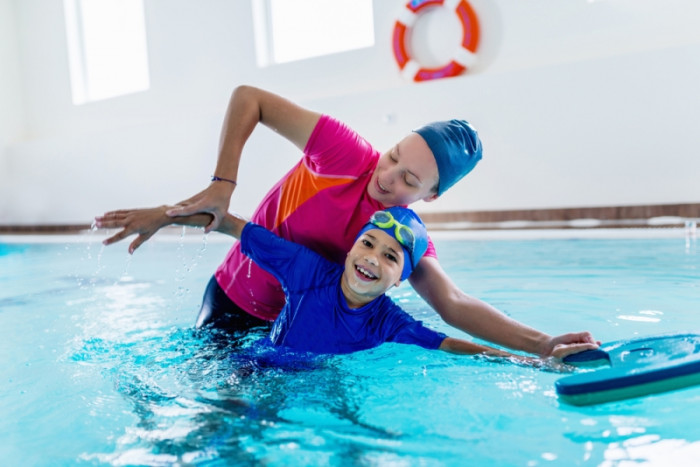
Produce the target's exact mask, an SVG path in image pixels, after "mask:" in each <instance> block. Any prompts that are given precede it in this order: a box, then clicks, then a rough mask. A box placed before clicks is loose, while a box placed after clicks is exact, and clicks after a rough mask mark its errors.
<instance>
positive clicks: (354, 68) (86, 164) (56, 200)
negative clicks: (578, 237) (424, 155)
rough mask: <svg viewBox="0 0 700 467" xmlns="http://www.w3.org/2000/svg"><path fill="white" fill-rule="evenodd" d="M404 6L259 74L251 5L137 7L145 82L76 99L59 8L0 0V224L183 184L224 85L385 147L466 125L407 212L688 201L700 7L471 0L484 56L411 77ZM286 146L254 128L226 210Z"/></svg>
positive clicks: (190, 179)
mask: <svg viewBox="0 0 700 467" xmlns="http://www.w3.org/2000/svg"><path fill="white" fill-rule="evenodd" d="M404 3H405V2H402V1H388V0H381V1H380V0H375V2H374V6H375V28H376V38H377V44H376V46H375V47H373V48H370V49H364V50H359V51H352V52H347V53H343V54H339V55H337V56H330V57H320V58H316V59H311V60H306V61H303V62H297V63H290V64H284V65H279V66H274V67H270V68H266V69H259V68H257V66H256V65H255V51H254V49H253V39H252V38H253V31H252V13H251V10H250V3H249V2H248V1H242V0H241V1H236V2H232V1H227V0H203V1H196V2H195V1H192V0H190V1H187V0H146V1H145V4H146V22H147V25H146V27H147V34H148V41H149V58H150V71H151V89H150V90H149V91H147V92H143V93H138V94H133V95H130V96H125V97H122V98H116V99H111V100H106V101H101V102H95V103H91V104H87V105H83V106H79V107H75V106H73V105H72V103H71V98H70V83H69V77H68V65H67V56H66V49H65V43H66V40H65V30H64V26H63V9H62V2H60V1H48V0H0V13H3V14H0V18H2V19H0V43H1V44H2V45H0V67H1V68H0V70H2V71H3V73H1V74H0V76H1V77H0V84H2V86H1V90H0V97H1V98H2V101H1V102H2V103H3V104H4V103H5V101H6V100H9V101H10V107H5V106H4V105H3V106H2V108H0V151H2V152H0V158H1V159H0V200H2V201H0V223H10V224H13V223H42V224H43V223H72V222H89V221H90V219H91V218H92V216H94V215H95V214H97V213H100V212H102V211H105V210H108V209H113V208H119V207H130V206H144V205H151V204H154V203H163V202H175V201H179V200H181V199H183V198H185V197H188V196H190V195H192V194H194V193H195V192H196V191H198V190H200V189H201V188H204V187H205V186H206V185H207V184H208V176H209V175H210V173H211V170H212V169H213V166H214V162H215V157H216V147H217V144H218V132H219V129H220V125H221V120H222V117H223V113H224V111H225V108H226V104H227V101H228V97H229V95H230V92H231V90H232V89H233V88H234V87H235V86H236V85H238V84H253V85H256V86H260V87H264V88H267V89H270V90H272V91H274V92H278V93H281V94H283V95H285V96H287V97H289V98H291V99H293V100H296V101H297V102H299V103H302V104H304V105H307V106H309V107H311V108H314V109H316V110H319V111H323V112H327V113H331V114H333V115H336V116H338V117H340V118H341V119H344V120H345V121H347V122H348V123H349V124H351V125H352V126H353V127H355V128H356V129H357V130H358V131H360V132H361V133H362V134H363V135H364V136H365V137H367V139H369V140H370V141H371V142H372V143H374V144H375V145H376V146H377V147H378V148H379V149H381V150H384V149H386V148H388V147H389V146H390V145H391V144H393V143H394V142H396V141H397V140H398V139H400V138H401V137H402V136H403V135H404V134H405V133H407V132H408V131H410V129H412V128H413V127H415V126H418V125H420V124H422V123H425V122H427V121H431V120H437V119H445V118H452V117H461V118H466V119H467V120H470V121H471V122H473V123H474V124H475V125H476V126H477V128H478V129H479V130H480V133H481V135H482V138H483V140H484V143H485V149H486V151H485V155H484V160H483V161H482V163H481V164H480V165H479V166H478V167H477V169H476V170H475V171H474V173H473V174H471V175H470V176H469V177H468V178H467V179H466V180H465V181H463V182H461V183H460V184H458V185H457V186H455V187H454V188H453V189H452V190H451V191H450V192H448V193H447V194H446V195H445V196H444V197H443V198H442V199H440V200H439V201H437V202H435V203H431V204H430V205H421V206H419V209H420V210H422V211H429V210H432V211H452V210H474V209H515V208H537V207H543V208H544V207H570V206H596V205H618V204H656V203H675V202H679V203H680V202H700V189H698V184H697V181H696V176H695V174H697V173H700V158H697V157H694V156H695V154H693V152H694V151H695V150H696V149H695V148H697V147H700V132H698V131H696V130H695V127H696V126H697V125H698V124H699V123H700V93H698V92H697V84H696V83H698V82H700V32H698V29H697V26H696V18H699V17H700V2H695V1H693V0H598V1H589V0H567V1H561V0H528V1H512V0H472V1H471V3H472V5H474V7H475V9H476V10H477V13H478V14H479V16H480V19H481V25H482V31H483V39H482V43H481V49H480V54H479V60H480V61H479V64H478V65H477V66H476V67H474V69H473V70H472V72H471V73H469V74H465V75H463V76H461V77H458V78H453V79H446V80H440V81H433V82H429V83H422V84H414V83H410V82H407V81H405V80H404V79H403V78H402V77H401V76H400V75H399V73H398V70H397V67H396V65H395V63H394V61H393V57H392V53H391V46H390V40H391V32H392V27H393V22H394V19H395V18H396V16H397V14H398V11H399V10H400V9H401V8H403V4H404ZM12 10H13V14H12V15H10V16H7V15H5V14H4V13H5V12H6V11H12ZM8 18H14V21H13V20H12V19H8ZM13 36H14V38H15V39H14V41H13V40H12V38H13ZM4 39H9V40H7V41H6V40H4ZM13 43H14V44H16V46H13V45H12V44H13ZM18 62H19V65H17V63H18ZM13 67H14V68H13ZM5 69H10V70H13V69H14V70H17V69H19V71H17V72H16V73H15V75H14V76H15V78H12V76H13V75H12V73H10V75H7V76H10V78H6V77H5V76H6V75H5V73H4V71H5ZM14 96H23V100H19V101H18V100H17V99H18V98H17V97H14ZM7 109H11V110H7ZM17 115H21V116H22V118H21V124H20V123H17V121H18V120H17V118H16V116H17ZM297 158H298V154H297V153H296V151H295V150H294V148H293V147H292V146H291V145H290V144H288V143H287V142H285V141H283V140H281V139H280V138H278V137H276V136H274V135H272V133H271V132H269V131H268V130H266V129H265V128H262V127H261V128H259V129H258V130H256V132H255V133H254V134H253V136H252V138H251V140H250V141H249V144H248V145H247V147H246V152H245V154H244V160H243V164H242V167H241V171H240V174H239V177H240V181H241V183H240V186H239V188H238V189H237V191H236V195H235V196H234V201H233V203H232V208H233V209H235V210H237V211H239V212H241V213H244V214H249V213H250V212H251V211H252V209H253V208H254V206H255V205H256V204H257V202H258V201H259V200H260V199H261V197H262V196H263V194H264V192H265V189H266V188H268V187H269V186H271V185H272V184H273V182H274V180H276V179H277V178H278V177H279V176H280V175H282V174H283V173H284V172H286V170H288V168H289V167H290V166H291V165H292V164H293V163H294V161H295V160H296V159H297Z"/></svg>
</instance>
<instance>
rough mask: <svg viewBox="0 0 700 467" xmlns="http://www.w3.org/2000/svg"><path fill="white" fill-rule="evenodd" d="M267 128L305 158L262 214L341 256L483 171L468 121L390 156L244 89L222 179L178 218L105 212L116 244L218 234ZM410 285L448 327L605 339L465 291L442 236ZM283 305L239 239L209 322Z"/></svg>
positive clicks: (573, 345)
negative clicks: (251, 150) (179, 229)
mask: <svg viewBox="0 0 700 467" xmlns="http://www.w3.org/2000/svg"><path fill="white" fill-rule="evenodd" d="M258 123H262V124H264V125H266V126H268V127H269V128H271V129H272V130H274V131H276V132H277V133H279V134H280V135H281V136H283V137H285V138H286V139H288V140H289V141H290V142H292V143H293V144H295V145H296V146H297V147H298V148H299V149H300V150H302V151H303V152H304V156H303V158H302V159H301V161H300V162H299V163H298V164H297V165H296V166H295V167H294V168H292V170H290V172H288V173H287V174H286V175H285V176H284V177H283V178H282V179H281V180H280V181H279V182H278V183H277V184H275V186H274V187H273V188H272V190H271V191H270V192H269V193H268V194H267V195H266V196H265V198H264V199H263V201H262V203H261V204H260V205H259V206H258V208H257V209H256V211H255V213H254V214H253V216H252V219H251V220H252V221H253V222H255V223H257V224H260V225H262V226H264V227H266V228H267V229H269V230H272V231H273V232H275V233H276V234H278V235H279V236H281V237H283V238H286V239H288V240H291V241H294V242H296V243H300V244H302V245H305V246H307V247H309V248H311V249H313V250H315V251H317V252H318V253H320V254H322V255H323V256H325V257H326V258H328V259H330V260H333V261H336V262H339V263H342V262H343V259H344V255H345V252H346V251H348V250H349V247H350V246H351V245H352V240H353V239H354V237H355V234H356V233H357V232H358V231H359V229H360V228H361V227H362V225H364V224H365V223H366V222H367V220H368V219H369V217H370V215H371V214H372V213H373V212H375V211H377V210H381V209H384V208H387V207H391V206H406V205H409V204H411V203H413V202H415V201H418V200H423V201H427V202H430V201H433V200H435V199H437V198H438V197H439V196H440V195H441V194H442V193H444V192H445V190H447V189H448V188H449V187H451V186H452V185H453V184H454V183H456V182H457V181H458V180H460V179H461V178H462V177H463V176H464V175H466V174H467V173H468V172H469V171H471V169H472V168H473V167H474V166H475V165H476V163H477V162H478V161H479V159H480V158H481V151H482V149H481V141H480V140H479V137H478V135H477V133H476V131H475V130H474V129H473V128H472V127H471V126H470V125H469V124H468V123H466V122H464V121H461V120H451V121H449V122H435V123H431V124H428V125H426V126H424V127H422V128H419V129H418V130H416V131H415V132H412V133H411V134H409V135H408V136H406V137H405V138H404V139H402V140H401V141H400V142H399V143H398V144H396V145H395V146H394V147H392V148H391V149H389V150H388V151H387V152H385V153H384V154H381V155H380V153H379V152H378V151H376V150H375V149H374V148H372V147H371V145H369V143H367V141H365V140H364V139H363V138H362V137H360V136H359V135H357V134H356V133H355V132H354V131H353V130H352V129H350V128H348V127H347V126H346V125H344V124H343V123H342V122H339V121H337V120H335V119H333V118H332V117H329V116H327V115H321V114H319V113H316V112H313V111H311V110H308V109H305V108H303V107H300V106H298V105H296V104H294V103H292V102H290V101H288V100H286V99H284V98H282V97H280V96H277V95H275V94H272V93H270V92H267V91H264V90H261V89H257V88H254V87H250V86H241V87H238V88H236V90H235V91H234V92H233V95H232V97H231V100H230V102H229V106H228V109H227V113H226V118H225V120H224V125H223V129H222V134H221V141H220V146H219V155H218V160H217V164H216V170H215V172H214V176H213V177H212V182H211V184H210V185H209V186H208V187H207V188H206V189H205V190H203V191H201V192H200V193H198V194H196V195H195V196H193V197H191V198H189V199H187V200H185V201H183V202H181V203H178V206H179V207H177V208H174V209H171V210H169V211H168V212H167V215H168V216H170V217H169V218H165V217H164V216H162V215H161V214H156V215H155V216H154V215H150V214H149V210H123V211H114V212H110V213H106V214H105V215H103V216H100V217H98V218H96V221H97V225H98V226H99V227H105V228H121V229H122V230H121V231H120V232H118V233H117V234H116V235H114V236H112V237H110V238H108V239H107V240H105V244H111V243H114V242H116V241H119V240H121V239H123V238H125V237H127V236H129V235H131V234H134V233H136V234H138V236H137V238H136V239H135V240H134V241H133V242H132V243H131V245H130V247H129V251H130V252H133V251H134V250H135V249H136V248H138V247H139V246H140V245H141V244H142V243H143V242H144V241H146V240H147V239H148V238H150V237H151V236H152V235H153V234H154V233H155V232H156V231H157V230H158V229H160V228H161V227H163V226H165V225H168V224H173V223H178V224H187V225H201V226H205V231H206V232H209V231H211V230H215V229H216V228H217V227H218V226H219V224H220V222H221V220H222V218H223V217H224V215H225V214H226V212H227V210H228V206H229V203H230V200H231V196H232V194H233V192H234V190H235V188H236V185H237V183H238V182H237V180H238V178H237V177H238V166H239V162H240V158H241V154H242V151H243V147H244V144H245V142H246V141H247V139H248V137H249V136H250V134H251V133H252V131H253V130H254V128H255V126H256V125H257V124H258ZM151 214H153V213H151ZM202 214H207V216H203V215H202ZM410 283H411V285H412V286H413V288H414V289H415V290H416V291H417V292H418V294H419V295H420V296H421V297H423V299H425V301H426V302H427V303H428V304H430V306H432V307H433V308H434V309H435V310H436V311H437V312H438V313H439V314H440V316H441V317H442V319H443V320H444V321H445V322H447V323H448V324H450V325H452V326H454V327H456V328H459V329H461V330H463V331H465V332H468V333H470V334H472V335H474V336H476V337H479V338H482V339H485V340H488V341H490V342H494V343H497V344H499V345H502V346H506V347H509V348H511V349H516V350H522V351H525V352H529V353H533V354H537V355H540V356H549V355H551V354H552V351H553V349H554V348H555V347H556V346H559V348H561V346H562V345H564V346H569V347H570V348H569V351H570V352H568V353H571V352H574V351H576V349H581V350H584V349H588V348H590V344H596V342H595V341H594V339H593V337H592V336H591V334H590V333H588V332H579V333H569V334H564V335H561V336H556V337H553V336H549V335H547V334H545V333H542V332H540V331H537V330H535V329H533V328H531V327H528V326H526V325H524V324H521V323H519V322H517V321H515V320H512V319H510V318H509V317H507V316H506V315H504V314H503V313H501V312H500V311H498V310H497V309H495V308H494V307H492V306H491V305H489V304H487V303H485V302H483V301H481V300H479V299H477V298H474V297H471V296H469V295H467V294H465V293H464V292H462V291H461V290H460V289H459V288H458V287H457V286H456V285H455V284H454V283H453V282H452V281H451V280H450V278H449V277H448V276H447V274H446V273H445V271H444V270H443V269H442V267H441V266H440V263H439V262H438V260H437V256H436V254H435V250H434V248H433V247H432V242H431V244H430V246H429V249H428V252H427V253H426V255H425V256H424V257H423V258H422V259H421V260H420V263H419V264H418V267H417V268H416V270H415V271H414V273H413V274H412V276H411V279H410ZM283 304H284V294H283V292H282V290H281V287H280V285H279V283H278V282H277V281H276V279H274V278H273V277H272V276H270V275H269V274H267V273H266V272H265V271H263V270H261V269H259V268H258V267H257V266H256V265H255V264H254V263H253V262H252V261H251V260H250V259H248V258H247V257H245V256H244V255H243V254H242V253H241V252H240V246H239V244H236V245H234V246H233V248H232V249H231V251H230V252H229V254H228V255H227V257H226V259H225V260H224V262H223V263H222V265H221V266H220V267H219V269H218V270H217V271H216V273H215V275H214V277H213V278H212V280H211V281H210V283H209V285H208V287H207V291H206V292H205V297H204V301H203V304H202V309H201V310H200V314H199V317H198V319H197V326H204V325H212V326H217V327H224V328H229V329H246V328H249V327H252V326H257V325H261V324H266V323H269V322H270V321H272V320H274V319H275V317H276V316H277V314H278V313H279V310H281V308H282V305H283Z"/></svg>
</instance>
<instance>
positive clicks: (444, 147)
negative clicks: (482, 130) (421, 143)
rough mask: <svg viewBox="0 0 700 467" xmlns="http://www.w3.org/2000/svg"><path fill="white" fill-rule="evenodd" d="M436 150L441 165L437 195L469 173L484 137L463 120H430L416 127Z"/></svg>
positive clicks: (478, 158) (439, 167)
mask: <svg viewBox="0 0 700 467" xmlns="http://www.w3.org/2000/svg"><path fill="white" fill-rule="evenodd" d="M413 131H415V132H416V133H418V134H419V135H421V136H422V137H423V139H424V140H425V142H426V143H428V147H429V148H430V150H431V151H433V155H434V156H435V161H436V162H437V166H438V174H439V176H440V180H439V181H438V195H441V194H443V193H444V192H445V191H447V189H448V188H450V187H451V186H452V185H454V184H455V183H457V182H458V181H459V180H460V179H461V178H462V177H464V176H465V175H467V174H468V173H469V172H471V171H472V169H473V168H474V167H475V166H476V163H477V162H479V161H480V160H481V153H482V147H481V140H480V139H479V135H478V134H477V132H476V130H475V129H474V127H473V126H471V125H470V124H469V123H467V122H465V121H464V120H449V121H445V122H434V123H429V124H427V125H425V126H423V127H420V128H418V129H417V130H413Z"/></svg>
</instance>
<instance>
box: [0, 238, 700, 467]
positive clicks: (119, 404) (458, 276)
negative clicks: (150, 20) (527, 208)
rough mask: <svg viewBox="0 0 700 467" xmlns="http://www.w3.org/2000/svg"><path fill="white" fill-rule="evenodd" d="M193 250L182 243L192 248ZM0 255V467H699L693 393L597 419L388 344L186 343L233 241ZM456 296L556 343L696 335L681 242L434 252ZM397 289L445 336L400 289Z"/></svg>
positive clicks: (689, 259) (476, 365) (495, 372)
mask: <svg viewBox="0 0 700 467" xmlns="http://www.w3.org/2000/svg"><path fill="white" fill-rule="evenodd" d="M188 237H190V236H188ZM82 239H83V241H81V242H74V243H65V242H62V241H60V242H54V243H50V244H45V243H31V244H23V243H16V242H15V243H0V352H1V353H0V355H2V357H1V361H2V384H1V385H0V391H1V393H0V414H2V417H1V418H0V433H2V438H3V441H2V443H0V459H2V460H3V461H2V463H3V465H52V466H53V465H240V464H242V465H246V464H257V463H260V464H268V465H317V464H321V465H370V466H371V465H410V466H413V465H426V466H433V465H479V466H488V465H496V466H511V465H512V466H541V465H557V466H558V465H565V466H572V465H591V466H593V465H595V466H623V465H637V464H641V465H674V466H675V467H678V466H683V465H693V461H694V460H696V459H698V458H700V425H699V424H698V423H697V413H696V412H697V410H696V409H697V405H698V403H700V387H694V388H688V389H684V390H680V391H676V392H672V393H666V394H657V395H652V396H648V397H644V398H639V399H633V400H627V401H621V402H613V403H608V404H603V405H599V406H592V407H572V406H568V405H566V404H563V403H560V401H559V400H558V399H557V396H556V393H555V392H554V382H555V381H556V379H557V378H559V377H561V374H558V373H555V372H552V371H543V370H538V369H533V368H526V367H522V366H516V365H513V364H510V363H508V362H498V361H489V360H486V359H483V358H472V357H458V356H451V355H446V354H442V353H441V352H437V351H436V352H431V351H426V350H423V349H420V348H417V347H411V346H402V345H398V344H385V345H383V346H381V347H379V348H377V349H373V350H371V351H366V352H360V353H357V354H353V355H349V356H338V357H333V358H330V359H326V360H322V361H314V362H309V361H306V360H303V359H299V358H298V357H297V358H293V357H291V358H285V359H280V358H278V356H275V355H269V354H263V353H261V352H259V351H258V350H256V347H255V345H254V342H255V340H256V339H257V338H258V337H259V336H256V335H252V336H247V337H243V338H241V339H238V340H226V339H223V338H222V337H221V336H218V335H216V334H211V333H201V332H196V331H194V330H193V329H192V327H191V325H192V323H193V322H194V319H195V316H196V313H197V310H198V308H199V302H200V298H201V292H202V290H203V288H204V285H205V284H206V281H207V280H208V278H209V277H210V275H211V273H212V271H213V270H214V269H215V267H216V266H217V265H218V263H219V261H220V260H221V259H222V258H223V256H224V254H225V252H226V251H227V249H228V244H227V243H222V242H217V241H212V240H211V239H210V240H209V241H208V243H207V241H206V240H202V239H201V237H198V238H197V239H195V240H194V241H191V240H187V241H179V240H178V239H177V238H176V239H174V241H165V240H162V239H158V238H156V241H152V242H150V243H148V244H146V245H145V246H144V247H142V249H140V250H139V251H137V252H136V254H135V255H134V256H133V257H129V256H128V255H127V254H126V245H125V244H124V245H117V246H113V247H110V248H106V249H105V248H102V247H101V245H100V244H99V238H97V235H95V238H94V239H93V238H88V240H87V241H84V240H85V237H82ZM436 245H437V248H438V252H439V254H440V256H441V262H442V264H443V266H444V267H445V269H447V271H448V272H449V274H450V276H451V277H452V278H453V279H454V280H455V282H457V283H458V284H459V285H460V287H461V288H462V289H463V290H465V291H468V292H469V293H471V294H473V295H475V296H478V297H480V298H482V299H485V300H486V301H488V302H490V303H492V304H494V305H495V306H497V307H498V308H500V309H502V310H503V311H505V312H506V313H508V314H509V315H510V316H512V317H513V318H515V319H517V320H519V321H522V322H525V323H527V324H529V325H532V326H534V327H536V328H538V329H541V330H543V331H546V332H548V333H551V334H560V333H564V332H569V331H578V330H589V331H591V332H592V333H593V334H594V335H595V336H596V337H597V338H598V339H601V340H603V341H611V340H618V339H626V338H630V337H633V336H644V335H650V334H657V333H663V332H675V331H684V332H685V331H700V318H699V317H698V313H699V312H700V310H699V309H698V306H700V300H699V298H700V256H699V255H698V253H697V248H696V245H695V243H694V242H692V243H687V242H686V241H685V240H684V239H683V238H677V239H614V240H551V239H550V240H519V241H517V240H508V241H504V240H499V241H477V240H466V241H465V240H463V241H447V240H442V241H437V242H436ZM393 296H394V297H395V298H396V299H397V300H399V301H400V302H401V303H402V305H403V306H404V307H405V308H406V309H407V310H408V311H409V312H410V313H411V314H413V315H414V316H416V317H418V318H419V319H422V320H424V321H425V322H426V323H427V324H429V325H430V326H432V327H434V328H437V329H439V330H441V331H443V332H446V333H448V334H451V335H454V336H463V334H461V333H459V332H458V331H454V330H451V329H450V328H449V327H448V326H447V325H445V324H444V323H442V322H441V320H440V319H439V318H438V317H437V316H436V315H435V314H434V313H433V312H432V311H431V310H430V309H429V308H428V307H427V306H426V305H425V304H424V303H423V302H422V301H420V299H418V298H417V296H416V295H415V294H414V293H413V292H412V290H411V289H410V288H409V287H405V286H402V287H401V288H400V289H397V290H395V291H394V292H393Z"/></svg>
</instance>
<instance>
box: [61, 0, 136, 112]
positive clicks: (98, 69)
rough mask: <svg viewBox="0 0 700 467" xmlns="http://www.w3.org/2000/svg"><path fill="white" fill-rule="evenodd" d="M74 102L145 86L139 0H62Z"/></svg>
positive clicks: (80, 102) (79, 102)
mask: <svg viewBox="0 0 700 467" xmlns="http://www.w3.org/2000/svg"><path fill="white" fill-rule="evenodd" d="M63 7H64V11H65V21H66V34H67V39H68V59H69V65H70V77H71V86H72V91H73V103H74V104H75V105H80V104H84V103H86V102H91V101H97V100H101V99H108V98H110V97H116V96H121V95H124V94H130V93H134V92H138V91H144V90H146V89H148V87H149V76H148V54H147V51H146V22H145V18H144V12H143V0H63Z"/></svg>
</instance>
